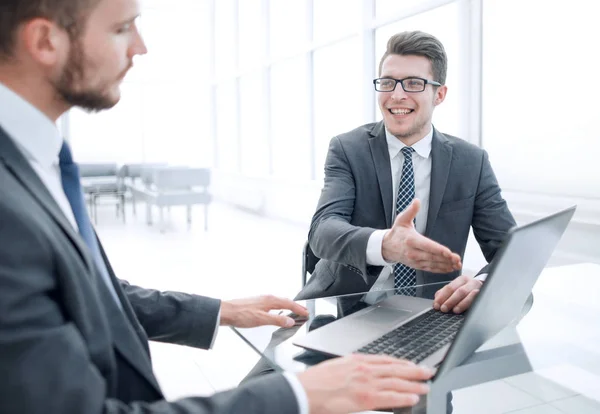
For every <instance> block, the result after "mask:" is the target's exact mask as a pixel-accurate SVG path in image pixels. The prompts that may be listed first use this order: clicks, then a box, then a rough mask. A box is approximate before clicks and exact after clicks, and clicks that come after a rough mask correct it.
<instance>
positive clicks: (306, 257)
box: [302, 240, 320, 287]
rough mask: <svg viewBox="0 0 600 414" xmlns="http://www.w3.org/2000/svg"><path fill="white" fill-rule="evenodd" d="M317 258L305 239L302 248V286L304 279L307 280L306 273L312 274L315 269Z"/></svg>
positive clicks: (304, 283) (304, 284)
mask: <svg viewBox="0 0 600 414" xmlns="http://www.w3.org/2000/svg"><path fill="white" fill-rule="evenodd" d="M319 260H320V259H319V258H318V257H317V256H315V254H314V253H313V251H312V249H311V248H310V245H309V244H308V240H307V241H306V242H305V243H304V249H302V287H304V286H306V281H307V280H308V277H307V273H308V274H312V272H314V271H315V266H316V265H317V263H318V262H319Z"/></svg>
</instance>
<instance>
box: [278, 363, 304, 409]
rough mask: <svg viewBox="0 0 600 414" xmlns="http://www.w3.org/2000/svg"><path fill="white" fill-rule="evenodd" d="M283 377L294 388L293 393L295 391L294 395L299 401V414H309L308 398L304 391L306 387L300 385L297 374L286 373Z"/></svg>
mask: <svg viewBox="0 0 600 414" xmlns="http://www.w3.org/2000/svg"><path fill="white" fill-rule="evenodd" d="M283 376H284V377H285V379H286V380H287V381H288V383H289V384H290V387H292V391H294V395H295V396H296V401H298V414H309V413H308V396H307V395H306V391H304V387H303V386H302V384H301V383H300V380H299V379H298V377H296V374H292V373H291V372H284V373H283Z"/></svg>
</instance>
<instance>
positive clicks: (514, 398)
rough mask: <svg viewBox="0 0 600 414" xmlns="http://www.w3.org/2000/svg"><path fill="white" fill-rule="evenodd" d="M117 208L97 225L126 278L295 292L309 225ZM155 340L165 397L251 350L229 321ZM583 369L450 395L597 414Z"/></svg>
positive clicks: (250, 356) (500, 406)
mask: <svg viewBox="0 0 600 414" xmlns="http://www.w3.org/2000/svg"><path fill="white" fill-rule="evenodd" d="M114 213H115V212H114V207H113V206H109V205H103V206H100V207H99V208H98V225H97V229H98V232H99V234H100V237H101V240H102V241H103V243H104V246H105V248H106V250H107V252H108V255H109V257H110V258H111V262H112V264H113V267H114V268H115V270H116V272H117V275H118V276H119V277H121V278H123V279H127V280H129V281H130V282H132V283H136V284H139V285H142V286H144V287H152V288H156V289H160V290H181V291H187V292H193V293H199V294H202V295H207V296H214V297H219V298H223V299H228V298H236V297H245V296H253V295H258V294H263V293H272V294H276V295H281V296H287V297H292V296H294V294H295V293H296V292H297V291H298V290H299V288H300V269H301V251H302V246H303V243H304V241H305V239H306V235H307V232H308V226H307V225H306V226H304V225H298V224H290V223H286V222H281V221H274V220H270V219H267V218H262V217H257V216H255V215H252V214H249V213H245V212H242V211H240V210H238V209H235V208H232V207H229V206H226V205H220V204H214V205H212V206H211V209H210V213H209V223H208V225H209V228H208V231H207V232H205V231H204V230H203V212H202V210H201V209H198V210H195V211H194V222H193V223H192V227H191V228H190V229H188V228H187V225H186V221H185V212H184V210H183V209H176V208H174V209H172V211H171V213H170V214H169V216H168V228H167V231H166V232H165V233H161V232H160V231H159V230H158V228H157V227H149V226H147V225H146V224H145V217H144V214H145V211H144V209H143V208H138V215H137V216H136V217H133V216H132V211H131V208H130V206H128V209H127V214H128V217H127V223H126V224H124V223H123V222H122V221H121V220H120V219H117V218H116V217H115V214H114ZM470 252H472V253H470ZM470 257H472V258H473V259H470ZM480 262H481V258H480V255H479V253H478V251H477V247H476V246H475V247H473V246H470V247H469V249H468V250H467V256H466V258H465V264H466V266H467V267H468V266H469V264H470V265H471V266H472V267H473V268H477V267H478V265H479V264H480ZM151 348H152V353H153V357H154V368H155V371H156V373H157V376H158V379H159V381H160V383H161V385H162V386H163V388H164V390H165V393H166V395H167V397H168V398H169V399H175V398H179V397H184V396H188V395H210V394H212V393H213V392H215V391H219V390H223V389H226V388H229V387H233V386H235V385H236V384H237V383H238V382H239V381H240V380H241V379H242V378H243V377H244V375H245V374H246V373H247V372H248V371H249V370H250V368H251V367H252V366H253V365H254V363H255V362H256V358H257V357H256V355H255V354H254V353H253V351H251V350H250V349H249V348H247V347H246V346H245V345H243V344H242V343H241V342H240V340H239V339H238V338H237V337H236V336H235V334H234V333H233V332H232V331H230V330H229V329H227V328H221V329H220V331H219V336H218V337H217V340H216V342H215V346H214V349H213V350H211V351H201V350H196V349H193V348H186V347H180V346H175V345H169V344H160V343H152V345H151ZM582 371H583V370H582V369H581V368H577V367H572V366H567V367H566V368H565V370H564V372H561V373H556V372H554V373H552V372H551V373H547V374H544V375H543V376H542V375H539V374H538V373H527V374H523V375H519V376H516V377H511V378H507V379H505V380H501V381H494V382H490V383H486V384H482V385H479V386H476V387H470V388H466V389H462V390H458V391H456V392H455V393H454V407H455V410H454V412H455V413H457V414H481V413H489V414H494V413H498V414H500V413H519V414H559V413H563V414H565V413H567V414H591V413H600V368H598V370H597V371H598V372H597V373H596V374H597V375H593V374H591V373H589V371H583V372H582ZM553 375H554V377H553ZM561 378H562V380H563V381H565V379H566V380H567V381H568V383H569V385H570V384H571V382H570V379H573V381H579V382H580V383H581V384H579V385H580V386H579V387H577V386H576V387H572V386H569V388H566V387H563V386H561V385H558V384H561V381H560V379H561ZM557 379H559V380H558V381H557ZM562 383H563V384H564V383H565V382H562ZM573 389H574V390H577V391H572V390H573Z"/></svg>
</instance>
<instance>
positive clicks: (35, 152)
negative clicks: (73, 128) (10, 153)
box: [0, 82, 63, 167]
mask: <svg viewBox="0 0 600 414" xmlns="http://www.w3.org/2000/svg"><path fill="white" fill-rule="evenodd" d="M0 108H10V110H6V109H5V110H0V126H1V127H2V128H3V129H4V130H5V131H6V133H7V134H8V136H10V137H11V138H12V139H13V141H14V142H15V143H16V144H17V146H18V147H19V149H21V151H22V152H23V153H24V155H25V157H26V158H27V159H28V160H30V161H36V162H37V163H39V164H40V165H41V166H42V167H50V166H52V165H54V164H58V153H59V151H60V147H61V146H62V143H63V138H62V137H61V135H60V133H59V131H58V128H57V127H56V124H55V123H54V122H52V120H50V119H49V118H48V117H47V116H46V115H44V114H43V113H42V112H41V111H40V110H38V109H37V108H36V107H34V106H33V105H31V104H30V103H29V102H27V101H26V100H25V99H23V98H21V97H20V96H19V95H17V94H16V93H15V92H13V91H12V90H10V89H9V88H7V87H6V86H5V85H3V84H2V83H1V82H0Z"/></svg>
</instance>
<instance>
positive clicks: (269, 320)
mask: <svg viewBox="0 0 600 414" xmlns="http://www.w3.org/2000/svg"><path fill="white" fill-rule="evenodd" d="M260 319H261V321H260V322H261V325H274V326H280V327H282V328H290V327H292V326H294V324H295V323H296V322H295V321H294V320H293V319H292V318H290V317H288V316H285V315H273V314H271V313H267V312H264V313H263V315H262V317H261V318H260Z"/></svg>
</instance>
